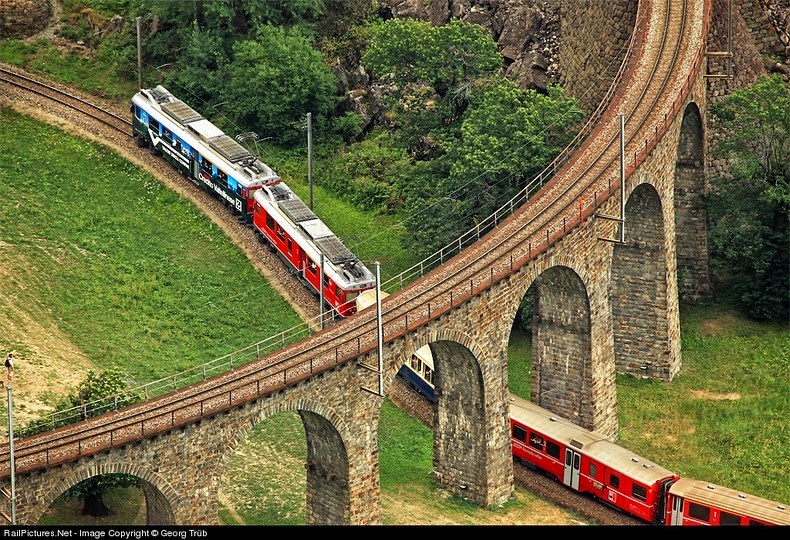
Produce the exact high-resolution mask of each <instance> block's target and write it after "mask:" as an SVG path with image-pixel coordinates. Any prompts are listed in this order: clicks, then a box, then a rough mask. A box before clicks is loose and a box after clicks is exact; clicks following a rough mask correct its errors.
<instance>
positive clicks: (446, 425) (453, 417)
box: [430, 338, 488, 505]
mask: <svg viewBox="0 0 790 540" xmlns="http://www.w3.org/2000/svg"><path fill="white" fill-rule="evenodd" d="M464 341H466V344H465V343H464ZM468 345H469V341H468V340H458V341H456V340H449V339H442V338H439V339H437V340H436V341H432V342H431V343H430V348H431V353H432V355H433V360H434V386H435V393H436V400H435V402H434V411H435V415H434V418H435V426H434V430H433V475H434V479H435V480H436V481H437V482H438V483H439V484H441V485H444V486H446V487H447V488H448V489H449V490H450V491H451V492H454V493H456V494H459V495H461V496H464V497H468V498H471V499H473V500H475V502H477V503H478V504H482V505H486V504H487V501H486V499H485V496H484V495H485V493H486V486H487V484H488V480H487V478H486V474H487V470H486V468H485V467H480V466H478V465H479V464H480V463H485V461H486V432H487V431H488V419H487V418H486V415H485V382H484V375H483V370H482V368H481V366H480V363H479V361H478V357H477V356H476V355H475V353H474V352H473V351H472V349H470V348H469V347H468Z"/></svg>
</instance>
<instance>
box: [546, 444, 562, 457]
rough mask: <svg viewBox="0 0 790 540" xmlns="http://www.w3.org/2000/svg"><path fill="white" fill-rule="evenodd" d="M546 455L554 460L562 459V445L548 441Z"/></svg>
mask: <svg viewBox="0 0 790 540" xmlns="http://www.w3.org/2000/svg"><path fill="white" fill-rule="evenodd" d="M546 453H547V454H548V455H550V456H551V457H553V458H557V459H560V445H558V444H557V443H553V442H551V441H546Z"/></svg>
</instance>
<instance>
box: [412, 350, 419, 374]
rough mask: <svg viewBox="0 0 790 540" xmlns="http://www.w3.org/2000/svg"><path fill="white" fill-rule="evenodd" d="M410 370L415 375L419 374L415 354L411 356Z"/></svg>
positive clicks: (417, 360)
mask: <svg viewBox="0 0 790 540" xmlns="http://www.w3.org/2000/svg"><path fill="white" fill-rule="evenodd" d="M411 368H412V369H413V370H414V371H416V372H417V373H419V372H420V359H419V358H417V355H416V354H413V355H411Z"/></svg>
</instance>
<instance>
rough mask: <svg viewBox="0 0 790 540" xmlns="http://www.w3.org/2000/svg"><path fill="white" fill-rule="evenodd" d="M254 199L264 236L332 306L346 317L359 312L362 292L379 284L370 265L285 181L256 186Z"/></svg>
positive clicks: (258, 229) (256, 223)
mask: <svg viewBox="0 0 790 540" xmlns="http://www.w3.org/2000/svg"><path fill="white" fill-rule="evenodd" d="M253 199H254V206H253V217H252V222H253V228H254V230H255V233H256V234H257V235H258V237H259V238H260V239H261V240H262V241H264V242H266V243H268V244H269V245H270V246H271V248H272V250H273V251H276V252H277V253H278V254H279V255H280V258H281V259H282V260H283V261H284V262H285V263H286V264H287V265H288V267H289V268H290V269H291V271H292V272H293V273H295V274H297V275H298V277H299V278H300V279H301V280H302V281H303V282H304V283H306V284H307V285H308V286H309V287H310V288H311V289H312V290H313V291H314V292H315V293H316V294H319V295H320V294H321V293H323V297H324V302H325V304H326V305H327V306H328V307H329V308H330V309H332V310H334V311H335V312H336V313H337V314H338V315H340V316H342V317H347V316H349V315H352V314H354V313H355V312H356V298H357V296H358V295H359V294H360V293H361V292H362V291H365V290H368V289H373V288H375V286H376V278H375V276H374V275H373V274H372V273H371V272H370V270H368V268H367V267H365V265H364V264H362V262H361V261H360V260H359V259H358V258H357V257H356V255H354V254H353V253H352V252H351V251H350V250H349V249H348V248H347V247H346V246H345V245H344V244H343V243H342V242H341V241H340V239H339V238H337V236H335V235H334V233H332V231H331V230H330V229H329V227H327V226H326V225H325V224H324V222H322V221H321V220H320V219H319V218H318V217H317V216H316V215H315V214H314V213H313V211H312V210H310V208H309V207H308V206H307V205H306V204H305V203H304V202H303V201H302V200H301V199H300V198H299V197H297V196H296V194H295V193H294V192H293V191H291V189H290V188H289V187H288V186H287V185H286V184H285V182H278V183H276V184H270V185H265V186H263V187H261V188H260V189H257V190H255V192H254V194H253ZM322 270H323V271H322ZM322 276H323V283H322Z"/></svg>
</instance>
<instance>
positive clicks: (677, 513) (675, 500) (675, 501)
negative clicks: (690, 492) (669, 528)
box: [669, 497, 685, 525]
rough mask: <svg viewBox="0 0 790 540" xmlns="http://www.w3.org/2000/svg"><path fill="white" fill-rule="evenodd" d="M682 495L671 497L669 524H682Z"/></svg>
mask: <svg viewBox="0 0 790 540" xmlns="http://www.w3.org/2000/svg"><path fill="white" fill-rule="evenodd" d="M684 500H685V499H684V498H683V497H672V515H671V516H670V522H669V524H670V525H683V501H684Z"/></svg>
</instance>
